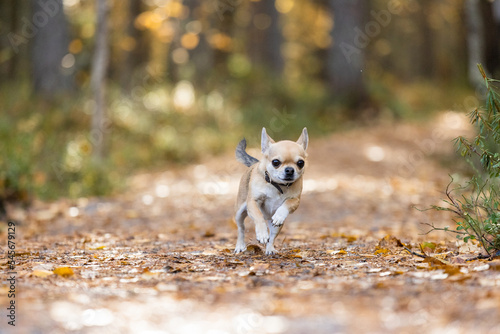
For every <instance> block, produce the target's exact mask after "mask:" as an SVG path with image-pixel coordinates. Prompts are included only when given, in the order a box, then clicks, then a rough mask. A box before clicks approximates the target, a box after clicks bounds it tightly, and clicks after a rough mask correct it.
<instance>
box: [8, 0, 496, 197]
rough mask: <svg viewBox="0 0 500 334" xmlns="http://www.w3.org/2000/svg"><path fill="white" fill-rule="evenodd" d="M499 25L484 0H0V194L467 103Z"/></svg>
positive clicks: (107, 180)
mask: <svg viewBox="0 0 500 334" xmlns="http://www.w3.org/2000/svg"><path fill="white" fill-rule="evenodd" d="M499 29H500V3H499V1H487V0H387V1H386V0H373V1H364V0H357V1H356V0H310V1H305V0H304V1H302V0H275V1H274V0H260V1H258V0H252V1H251V0H142V1H141V0H124V1H118V0H114V1H113V0H30V1H28V0H26V1H19V0H2V1H0V101H1V106H2V112H1V114H0V156H1V158H0V202H1V201H5V200H21V201H28V200H29V199H30V198H33V197H34V196H36V197H38V198H41V199H53V198H57V197H61V196H69V197H78V196H91V195H102V194H107V193H110V192H112V191H113V190H116V189H119V187H120V185H121V183H122V182H123V179H124V176H126V175H129V173H131V172H133V171H138V170H145V169H148V170H151V169H158V168H163V169H165V168H169V166H172V164H185V163H191V162H194V161H197V160H199V159H202V158H203V157H204V156H209V155H213V154H217V153H220V152H225V151H227V150H229V149H233V148H234V147H235V145H236V143H237V142H238V140H239V139H240V138H241V137H242V136H243V135H246V136H247V137H248V138H249V139H250V144H251V145H257V144H258V142H257V140H258V135H257V134H258V133H259V131H260V128H261V127H262V126H266V127H268V129H269V130H270V133H271V134H272V135H273V136H275V137H276V139H282V138H285V137H289V136H296V134H297V133H300V129H301V128H302V127H304V126H307V127H309V132H310V133H311V134H312V135H313V136H319V135H321V134H326V133H329V132H331V131H335V130H339V129H345V128H348V127H353V126H369V125H370V124H372V122H380V121H389V122H397V121H399V120H414V121H418V120H422V119H425V118H426V117H429V116H431V115H432V113H434V112H437V111H441V110H449V109H453V110H458V111H464V112H465V111H470V110H472V109H473V108H474V107H475V106H477V105H479V102H480V99H481V91H480V90H477V89H476V87H479V86H478V85H480V86H481V87H482V86H483V81H482V78H481V77H480V75H479V72H478V71H477V68H476V64H477V63H482V64H483V65H484V67H485V69H486V70H487V71H488V72H489V74H490V75H492V76H493V77H495V76H496V77H498V72H499V70H500V68H499V65H500V57H499V52H500V50H499V41H500V39H499V33H500V30H499ZM389 124H390V123H389Z"/></svg>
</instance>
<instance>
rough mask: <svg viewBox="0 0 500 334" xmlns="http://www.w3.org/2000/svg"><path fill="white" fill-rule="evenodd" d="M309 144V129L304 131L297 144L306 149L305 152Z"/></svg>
mask: <svg viewBox="0 0 500 334" xmlns="http://www.w3.org/2000/svg"><path fill="white" fill-rule="evenodd" d="M308 143H309V135H308V134H307V128H304V129H303V130H302V134H301V135H300V137H299V139H298V140H297V144H298V145H300V146H302V147H303V148H304V151H305V150H307V144H308Z"/></svg>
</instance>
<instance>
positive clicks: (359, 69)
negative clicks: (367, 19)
mask: <svg viewBox="0 0 500 334" xmlns="http://www.w3.org/2000/svg"><path fill="white" fill-rule="evenodd" d="M364 5H365V0H330V10H331V11H332V15H333V17H334V27H333V29H332V32H331V34H332V41H333V45H332V47H331V48H330V49H329V52H328V60H327V72H328V81H329V83H330V87H331V90H332V94H333V95H334V96H337V97H339V98H341V99H344V100H345V102H347V103H348V104H350V106H351V107H353V108H357V107H359V106H360V105H362V104H363V103H365V102H366V97H367V95H366V89H365V84H364V80H363V68H364V55H365V49H366V47H368V44H369V37H368V36H367V35H366V34H365V33H364V32H363V31H362V30H361V29H364V27H365V26H364V24H363V23H364V19H363V18H364Z"/></svg>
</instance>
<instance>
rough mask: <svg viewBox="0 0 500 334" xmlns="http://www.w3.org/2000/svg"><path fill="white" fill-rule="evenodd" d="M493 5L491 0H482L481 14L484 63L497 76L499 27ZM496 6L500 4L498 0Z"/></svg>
mask: <svg viewBox="0 0 500 334" xmlns="http://www.w3.org/2000/svg"><path fill="white" fill-rule="evenodd" d="M493 6H494V3H492V2H490V1H486V0H482V1H481V14H482V18H483V25H484V62H485V63H484V65H485V66H486V68H487V70H488V71H489V72H490V73H492V74H493V76H495V75H496V73H497V72H498V68H499V66H500V59H499V58H500V52H499V51H500V50H499V47H498V41H499V38H498V37H499V33H498V28H499V27H498V23H497V21H496V19H495V12H494V11H495V8H494V7H493ZM496 6H498V2H497V4H496Z"/></svg>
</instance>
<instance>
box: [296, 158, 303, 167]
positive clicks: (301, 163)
mask: <svg viewBox="0 0 500 334" xmlns="http://www.w3.org/2000/svg"><path fill="white" fill-rule="evenodd" d="M297 167H299V168H303V167H304V160H299V161H297Z"/></svg>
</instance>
